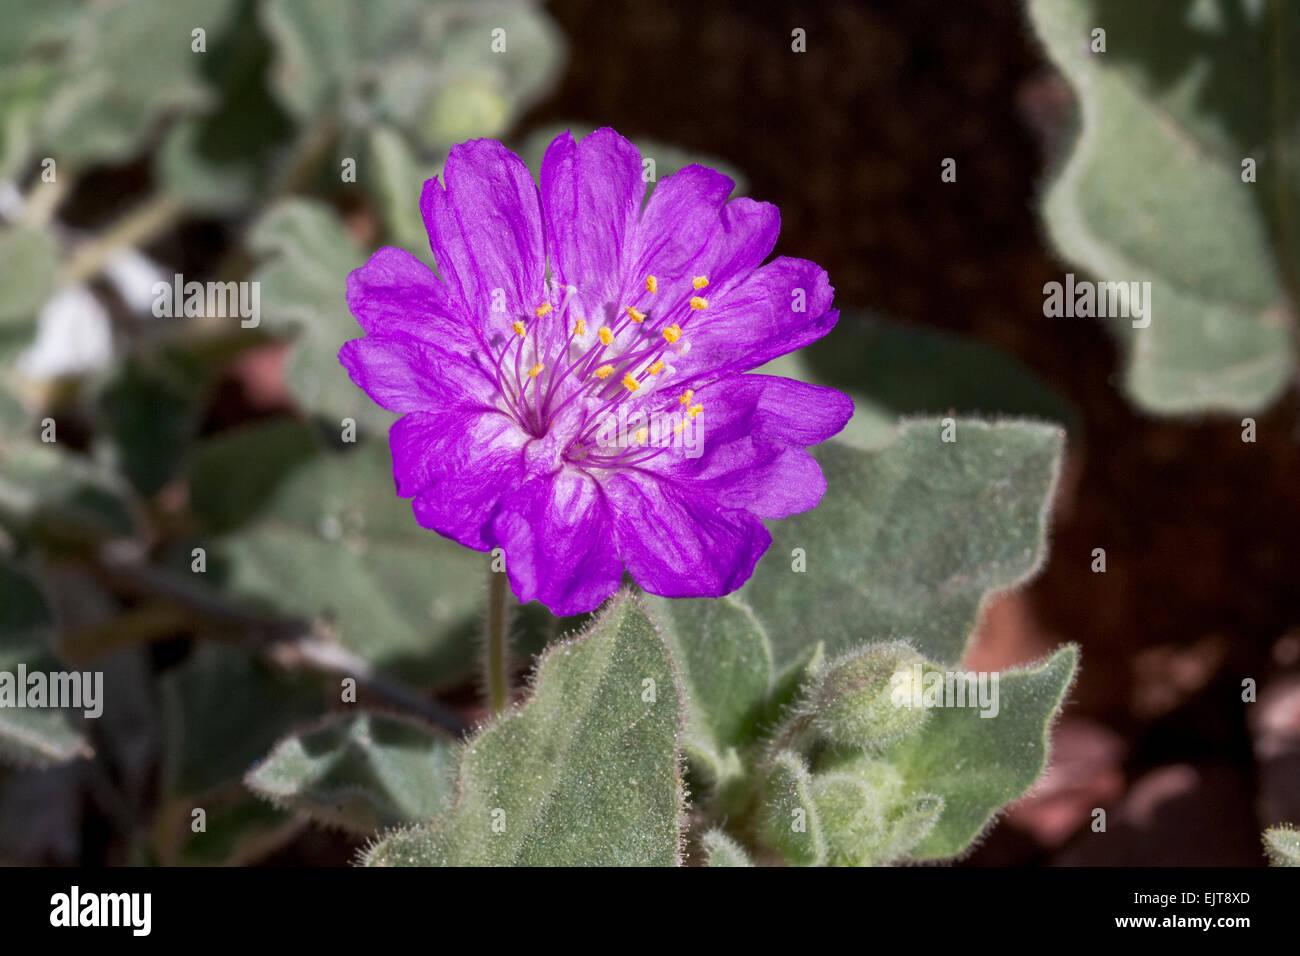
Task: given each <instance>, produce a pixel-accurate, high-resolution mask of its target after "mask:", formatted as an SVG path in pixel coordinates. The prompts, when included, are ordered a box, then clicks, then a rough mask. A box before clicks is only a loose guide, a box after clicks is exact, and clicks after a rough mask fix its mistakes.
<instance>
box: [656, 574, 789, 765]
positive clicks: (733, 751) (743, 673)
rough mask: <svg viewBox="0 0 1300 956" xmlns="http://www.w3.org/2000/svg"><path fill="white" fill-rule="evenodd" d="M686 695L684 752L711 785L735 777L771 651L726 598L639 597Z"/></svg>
mask: <svg viewBox="0 0 1300 956" xmlns="http://www.w3.org/2000/svg"><path fill="white" fill-rule="evenodd" d="M645 601H646V606H647V608H648V609H649V611H650V613H651V614H652V615H653V616H654V617H655V618H656V619H657V620H658V621H659V622H660V624H661V627H662V631H663V635H664V640H665V641H666V642H667V643H668V646H669V647H670V648H671V649H672V653H673V659H674V660H675V661H676V662H677V668H678V674H679V675H680V677H681V681H682V688H683V689H684V690H685V692H686V700H687V703H686V738H685V745H684V749H685V751H686V755H687V757H688V758H690V760H691V762H692V764H693V765H695V766H697V768H698V769H700V770H701V771H703V773H704V774H705V776H706V778H707V779H708V780H709V781H710V782H711V783H721V782H725V781H726V779H727V778H728V777H731V776H734V775H735V774H737V773H738V772H739V769H740V758H739V755H738V750H739V749H740V748H743V747H744V745H746V744H747V743H749V742H751V741H752V739H753V735H754V731H755V730H756V725H757V723H758V718H759V716H760V712H761V710H762V707H763V704H764V701H765V699H766V695H767V691H768V684H769V682H770V681H771V676H772V650H771V648H770V647H769V645H768V641H767V635H766V634H765V633H764V632H763V626H762V625H761V624H759V622H758V620H757V618H755V617H754V614H753V612H752V611H750V610H749V608H747V607H745V605H744V604H742V603H741V602H740V601H738V600H736V599H735V598H731V597H724V598H720V599H717V600H713V599H700V600H671V599H668V598H657V597H652V596H650V597H647V598H646V599H645Z"/></svg>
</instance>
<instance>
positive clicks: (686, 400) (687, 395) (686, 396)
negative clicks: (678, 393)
mask: <svg viewBox="0 0 1300 956" xmlns="http://www.w3.org/2000/svg"><path fill="white" fill-rule="evenodd" d="M694 397H695V390H694V389H692V388H688V389H687V390H686V391H684V392H682V397H681V398H679V399H677V401H679V402H681V403H682V404H683V405H689V404H690V403H691V399H692V398H694Z"/></svg>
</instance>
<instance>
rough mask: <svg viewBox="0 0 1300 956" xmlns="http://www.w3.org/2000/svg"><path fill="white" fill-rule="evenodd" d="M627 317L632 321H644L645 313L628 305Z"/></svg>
mask: <svg viewBox="0 0 1300 956" xmlns="http://www.w3.org/2000/svg"><path fill="white" fill-rule="evenodd" d="M627 317H628V318H629V319H631V320H632V321H633V322H644V321H645V313H644V312H642V311H640V310H639V309H636V308H633V307H632V306H630V305H629V306H628V307H627Z"/></svg>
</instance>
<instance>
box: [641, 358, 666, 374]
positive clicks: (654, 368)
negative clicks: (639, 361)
mask: <svg viewBox="0 0 1300 956" xmlns="http://www.w3.org/2000/svg"><path fill="white" fill-rule="evenodd" d="M667 367H668V366H667V365H666V364H665V363H664V360H663V359H660V360H659V361H657V362H655V363H654V364H653V365H651V366H650V367H649V368H648V369H646V371H647V372H649V373H650V374H651V375H658V374H659V373H660V372H662V371H663V370H664V369H665V368H667Z"/></svg>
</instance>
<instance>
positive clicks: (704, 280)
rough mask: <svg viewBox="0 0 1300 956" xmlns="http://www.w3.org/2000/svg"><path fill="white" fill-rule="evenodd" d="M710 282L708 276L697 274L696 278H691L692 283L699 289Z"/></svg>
mask: <svg viewBox="0 0 1300 956" xmlns="http://www.w3.org/2000/svg"><path fill="white" fill-rule="evenodd" d="M708 284H709V277H708V276H696V277H695V278H694V279H692V280H691V285H693V286H694V287H695V288H697V289H703V288H704V287H705V286H706V285H708Z"/></svg>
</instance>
